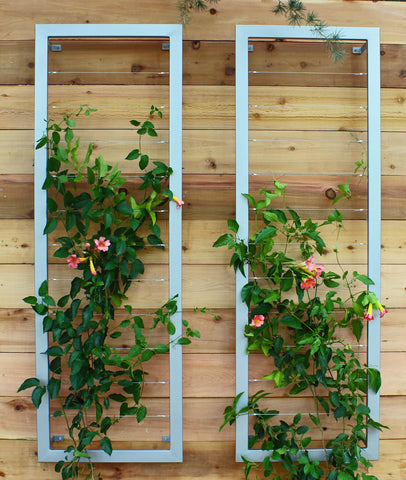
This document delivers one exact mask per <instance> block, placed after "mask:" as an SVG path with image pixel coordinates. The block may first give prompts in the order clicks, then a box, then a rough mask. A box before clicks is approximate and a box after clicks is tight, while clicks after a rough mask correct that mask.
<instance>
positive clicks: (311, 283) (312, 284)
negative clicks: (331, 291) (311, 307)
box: [300, 277, 316, 290]
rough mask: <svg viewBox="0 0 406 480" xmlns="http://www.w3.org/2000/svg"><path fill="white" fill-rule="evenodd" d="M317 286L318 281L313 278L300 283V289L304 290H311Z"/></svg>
mask: <svg viewBox="0 0 406 480" xmlns="http://www.w3.org/2000/svg"><path fill="white" fill-rule="evenodd" d="M315 286H316V280H315V279H314V278H312V277H308V278H305V279H304V280H303V281H302V282H301V283H300V288H303V289H304V290H309V288H313V287H315Z"/></svg>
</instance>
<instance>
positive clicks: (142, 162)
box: [139, 155, 149, 170]
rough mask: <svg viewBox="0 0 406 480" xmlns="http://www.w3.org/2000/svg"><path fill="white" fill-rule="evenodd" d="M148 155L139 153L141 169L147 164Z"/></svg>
mask: <svg viewBox="0 0 406 480" xmlns="http://www.w3.org/2000/svg"><path fill="white" fill-rule="evenodd" d="M148 162H149V157H148V155H141V158H140V161H139V166H140V169H141V170H144V169H145V168H146V167H147V166H148Z"/></svg>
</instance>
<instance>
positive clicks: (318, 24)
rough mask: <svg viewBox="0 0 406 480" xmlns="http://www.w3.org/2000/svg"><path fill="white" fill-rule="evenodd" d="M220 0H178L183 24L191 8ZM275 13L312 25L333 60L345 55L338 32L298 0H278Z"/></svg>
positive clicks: (201, 8)
mask: <svg viewBox="0 0 406 480" xmlns="http://www.w3.org/2000/svg"><path fill="white" fill-rule="evenodd" d="M219 1H220V0H179V2H178V4H177V8H178V10H179V12H180V20H181V22H182V24H183V25H186V24H188V23H189V22H190V20H191V17H192V12H193V10H196V11H200V12H202V11H205V10H208V9H209V7H210V5H212V4H216V3H218V2H219ZM272 13H274V14H275V15H282V16H284V17H285V19H286V21H287V22H288V23H289V25H296V26H300V25H306V26H308V27H312V28H313V30H314V33H315V36H316V38H321V39H323V40H324V44H325V47H326V50H327V51H328V52H329V53H330V55H331V57H332V58H333V59H334V61H335V62H338V61H340V60H342V59H343V58H344V56H345V50H344V48H343V47H342V45H341V44H340V33H339V32H333V33H329V32H327V27H328V25H327V23H326V22H325V21H323V20H321V19H320V17H319V16H318V14H317V13H316V12H314V11H309V10H307V8H306V6H305V5H304V3H303V2H301V1H300V0H288V1H283V0H278V2H277V4H276V5H275V6H274V8H273V9H272Z"/></svg>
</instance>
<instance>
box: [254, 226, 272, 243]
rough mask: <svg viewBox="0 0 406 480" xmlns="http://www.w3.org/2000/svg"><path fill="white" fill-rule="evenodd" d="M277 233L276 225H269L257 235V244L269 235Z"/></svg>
mask: <svg viewBox="0 0 406 480" xmlns="http://www.w3.org/2000/svg"><path fill="white" fill-rule="evenodd" d="M276 233H277V229H276V227H274V226H273V225H267V226H266V227H264V228H263V229H262V230H261V231H260V232H259V233H258V235H257V236H256V238H255V244H258V243H260V242H262V241H264V240H266V239H267V238H269V237H275V236H276Z"/></svg>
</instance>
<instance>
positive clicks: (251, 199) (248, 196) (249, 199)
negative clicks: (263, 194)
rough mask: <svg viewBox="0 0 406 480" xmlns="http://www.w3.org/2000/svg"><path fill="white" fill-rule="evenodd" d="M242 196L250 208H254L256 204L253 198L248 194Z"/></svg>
mask: <svg viewBox="0 0 406 480" xmlns="http://www.w3.org/2000/svg"><path fill="white" fill-rule="evenodd" d="M242 196H243V197H245V198H246V199H247V200H248V201H249V203H250V204H251V206H252V207H253V208H256V206H257V203H256V201H255V199H254V197H252V196H251V195H249V194H248V193H243V194H242Z"/></svg>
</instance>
